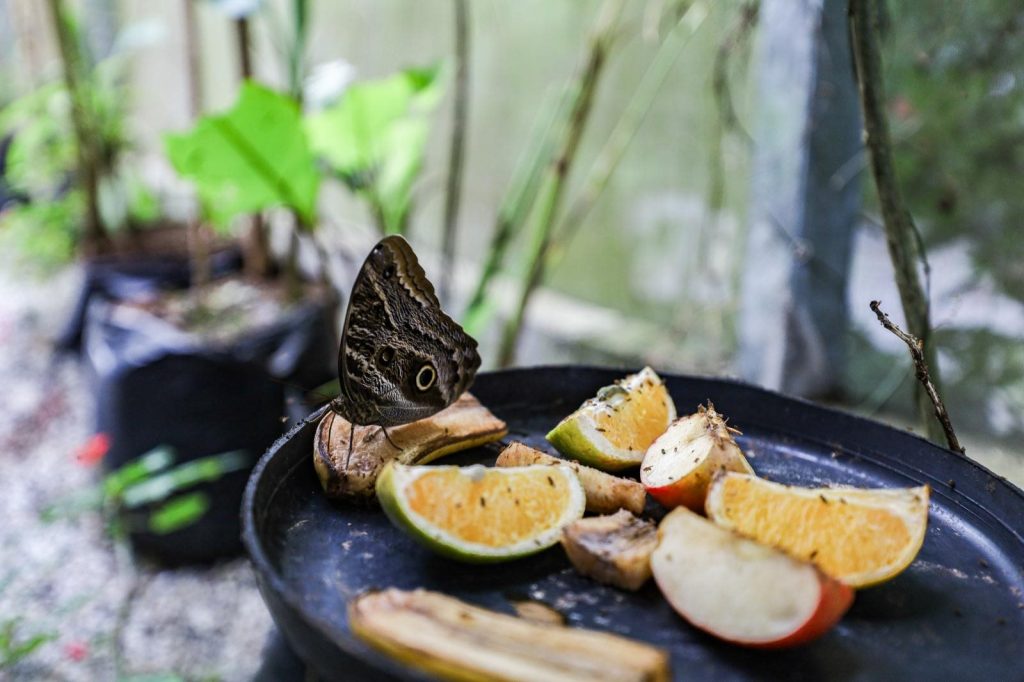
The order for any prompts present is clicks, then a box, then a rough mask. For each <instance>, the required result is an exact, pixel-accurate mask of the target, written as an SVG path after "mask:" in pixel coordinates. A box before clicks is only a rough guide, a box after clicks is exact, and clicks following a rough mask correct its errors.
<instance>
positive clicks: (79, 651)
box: [64, 641, 89, 661]
mask: <svg viewBox="0 0 1024 682" xmlns="http://www.w3.org/2000/svg"><path fill="white" fill-rule="evenodd" d="M64 655H65V656H67V657H68V658H70V659H71V660H72V661H81V660H84V659H85V657H86V656H88V655H89V645H88V644H86V643H85V642H78V641H75V642H68V643H67V644H65V645H64Z"/></svg>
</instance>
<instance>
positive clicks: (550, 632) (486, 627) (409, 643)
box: [348, 589, 669, 682]
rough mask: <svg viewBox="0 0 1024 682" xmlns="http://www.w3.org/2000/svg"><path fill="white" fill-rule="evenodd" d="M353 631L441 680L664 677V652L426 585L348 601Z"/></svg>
mask: <svg viewBox="0 0 1024 682" xmlns="http://www.w3.org/2000/svg"><path fill="white" fill-rule="evenodd" d="M348 619H349V624H350V626H351V628H352V632H353V633H354V634H355V635H356V637H358V638H360V639H362V640H363V641H365V642H367V643H368V644H369V645H370V646H372V647H374V648H375V649H378V650H380V651H382V652H383V653H385V654H387V655H389V656H391V657H392V658H394V659H395V660H397V661H399V662H401V663H404V664H406V665H409V666H412V667H415V668H418V669H420V670H423V671H426V672H428V673H430V674H432V675H436V676H438V677H440V678H441V679H445V680H506V681H509V682H519V681H520V680H552V681H553V680H563V681H565V682H576V681H579V682H590V681H591V680H611V681H613V682H620V681H621V682H667V680H668V679H669V657H668V654H667V653H666V652H665V651H663V650H661V649H657V648H655V647H653V646H650V645H648V644H643V643H641V642H636V641H633V640H631V639H627V638H625V637H620V636H618V635H612V634H609V633H605V632H598V631H595V630H584V629H579V628H568V627H564V626H562V625H554V624H540V623H534V622H530V621H527V620H524V619H522V618H516V617H515V616H509V615H506V614H503V613H496V612H494V611H489V610H487V609H483V608H480V607H477V606H472V605H470V604H467V603H465V602H463V601H459V600H458V599H455V598H453V597H449V596H447V595H444V594H439V593H437V592H428V591H427V590H413V591H402V590H396V589H389V590H384V591H382V592H371V593H368V594H364V595H361V596H359V597H357V598H356V599H354V600H353V601H352V602H351V603H349V606H348Z"/></svg>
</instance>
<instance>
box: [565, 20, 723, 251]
mask: <svg viewBox="0 0 1024 682" xmlns="http://www.w3.org/2000/svg"><path fill="white" fill-rule="evenodd" d="M707 16H708V7H707V5H706V4H705V3H703V2H700V1H698V2H694V3H693V4H691V5H690V6H689V7H688V8H687V9H686V11H685V12H684V13H683V15H682V16H681V17H680V18H679V21H678V22H676V25H675V26H674V27H673V28H672V30H671V31H669V33H668V34H667V35H666V36H665V38H664V39H663V40H662V42H661V44H660V45H659V46H658V50H657V52H656V53H655V55H654V58H653V59H652V60H651V63H650V65H648V67H647V70H646V71H644V75H643V76H642V77H641V78H640V83H639V84H638V85H637V88H636V90H635V91H634V92H633V95H632V96H631V97H630V98H629V102H628V104H627V105H626V109H625V111H623V112H622V116H621V117H620V118H619V120H618V122H616V124H615V128H613V129H612V133H611V135H609V136H608V141H607V142H605V145H604V147H602V148H601V151H600V152H599V153H598V155H597V160H596V161H595V162H594V164H593V165H592V166H591V169H590V172H589V173H588V174H587V177H586V179H585V180H584V181H583V189H582V190H581V191H580V193H579V195H578V196H577V197H576V198H575V199H574V200H573V202H572V204H571V205H570V207H569V210H568V211H567V212H566V215H565V218H564V219H563V220H562V223H561V225H560V226H559V235H558V238H557V241H553V242H552V244H551V248H549V249H548V252H547V253H546V254H545V259H546V260H547V262H546V263H545V268H546V269H550V268H551V267H553V266H554V265H556V264H557V261H558V260H559V259H560V258H561V256H562V254H563V253H564V252H565V246H566V244H568V242H570V241H572V238H573V237H574V236H575V234H576V232H577V231H578V230H579V228H580V226H581V225H582V224H583V222H584V221H585V220H586V218H587V216H588V215H590V211H591V210H592V209H593V208H594V205H595V204H596V203H597V200H598V199H600V198H601V195H602V194H603V193H604V190H605V189H606V188H607V187H608V184H609V182H610V181H611V178H612V175H613V174H614V173H615V170H616V168H618V165H619V162H621V161H622V157H623V156H624V155H625V153H626V150H627V149H628V148H629V145H630V143H632V141H633V139H634V138H635V137H636V134H637V132H638V131H639V130H640V126H642V125H643V122H644V120H645V119H646V118H647V114H648V113H649V112H650V110H651V106H652V105H653V104H654V101H655V99H656V98H657V96H658V93H660V92H661V88H662V86H663V85H664V84H665V79H666V78H668V74H669V73H670V72H671V70H672V67H673V66H674V65H675V63H676V60H677V59H678V58H679V54H680V53H681V52H682V50H683V48H684V47H686V45H687V44H689V42H690V39H691V38H692V37H693V36H694V35H695V34H696V33H697V31H698V30H699V29H700V27H701V26H702V25H703V24H704V20H705V19H706V18H707Z"/></svg>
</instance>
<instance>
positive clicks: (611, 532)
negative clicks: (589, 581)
mask: <svg viewBox="0 0 1024 682" xmlns="http://www.w3.org/2000/svg"><path fill="white" fill-rule="evenodd" d="M657 545H658V531H657V528H656V527H655V525H654V524H653V523H651V522H650V521H645V520H643V519H638V518H637V517H635V516H633V515H632V514H630V513H629V512H628V511H626V510H625V509H622V510H619V512H618V513H617V514H612V515H610V516H593V517H591V518H588V519H580V520H579V521H575V522H573V523H570V524H569V525H568V526H566V527H565V530H564V531H562V547H564V548H565V553H566V554H567V555H568V556H569V560H570V561H571V562H572V565H573V566H575V567H576V570H577V571H579V572H580V573H582V574H583V575H586V576H590V577H591V578H593V579H594V580H596V581H598V582H599V583H606V584H609V585H615V586H617V587H621V588H624V589H627V590H638V589H640V586H641V585H643V584H644V583H645V582H647V579H648V578H650V577H651V552H653V551H654V548H655V547H657Z"/></svg>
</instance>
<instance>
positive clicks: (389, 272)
mask: <svg viewBox="0 0 1024 682" xmlns="http://www.w3.org/2000/svg"><path fill="white" fill-rule="evenodd" d="M382 274H383V275H384V279H391V278H392V277H394V276H395V266H394V265H389V266H387V267H386V268H384V272H383V273H382Z"/></svg>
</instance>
